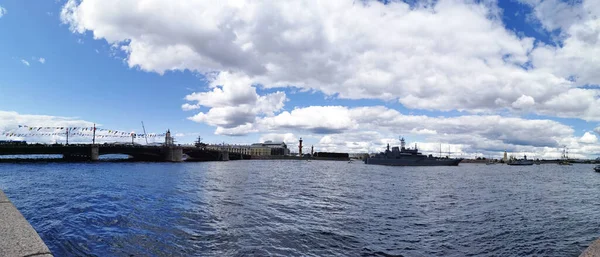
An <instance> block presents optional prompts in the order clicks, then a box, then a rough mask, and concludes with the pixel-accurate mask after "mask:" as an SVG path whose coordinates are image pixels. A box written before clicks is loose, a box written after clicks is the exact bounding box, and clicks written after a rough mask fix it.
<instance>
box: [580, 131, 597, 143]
mask: <svg viewBox="0 0 600 257" xmlns="http://www.w3.org/2000/svg"><path fill="white" fill-rule="evenodd" d="M579 142H581V143H584V144H595V143H598V138H597V137H596V135H594V134H592V133H590V132H585V134H583V136H581V138H580V139H579Z"/></svg>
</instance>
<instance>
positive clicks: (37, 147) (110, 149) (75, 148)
mask: <svg viewBox="0 0 600 257" xmlns="http://www.w3.org/2000/svg"><path fill="white" fill-rule="evenodd" d="M42 154H52V155H62V156H63V159H65V160H73V161H97V160H98V159H99V157H100V155H105V154H125V155H129V156H131V157H132V158H133V159H134V160H140V161H167V162H180V161H182V160H183V148H182V147H180V146H144V145H109V144H106V145H103V144H75V145H62V144H50V145H49V144H22V145H0V155H42Z"/></svg>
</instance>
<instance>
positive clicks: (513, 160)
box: [506, 155, 534, 166]
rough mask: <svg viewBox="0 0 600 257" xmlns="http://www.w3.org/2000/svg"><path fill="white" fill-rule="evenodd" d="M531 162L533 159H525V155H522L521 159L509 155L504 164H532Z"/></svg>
mask: <svg viewBox="0 0 600 257" xmlns="http://www.w3.org/2000/svg"><path fill="white" fill-rule="evenodd" d="M533 163H534V162H533V160H531V159H527V155H523V159H516V158H513V157H512V156H511V159H510V160H508V162H506V164H508V165H513V166H529V165H533Z"/></svg>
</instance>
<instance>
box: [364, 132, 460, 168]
mask: <svg viewBox="0 0 600 257" xmlns="http://www.w3.org/2000/svg"><path fill="white" fill-rule="evenodd" d="M400 146H401V147H397V146H394V147H392V150H391V151H390V144H388V145H387V149H386V150H385V152H382V153H378V154H376V155H375V156H372V157H367V158H365V164H376V165H388V166H458V164H459V163H460V162H461V161H462V159H454V158H440V157H433V156H432V155H429V156H427V155H423V154H422V153H419V150H418V149H417V145H415V148H414V149H409V148H406V147H405V142H404V138H402V139H400Z"/></svg>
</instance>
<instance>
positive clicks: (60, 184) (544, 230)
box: [0, 160, 600, 256]
mask: <svg viewBox="0 0 600 257" xmlns="http://www.w3.org/2000/svg"><path fill="white" fill-rule="evenodd" d="M592 168H593V166H592V165H584V164H581V165H573V166H558V165H552V164H544V165H534V166H528V167H514V166H505V165H488V166H486V165H478V164H461V165H460V166H458V167H385V166H374V165H364V164H362V163H360V162H355V163H347V162H333V161H312V162H307V161H293V160H286V161H250V160H247V161H229V162H207V163H72V164H65V163H48V164H38V163H35V164H33V163H32V164H0V189H2V190H4V192H5V193H6V194H7V195H8V197H9V198H10V199H11V200H12V201H13V203H14V204H15V205H16V206H17V208H18V209H19V210H20V211H21V212H22V213H23V215H24V216H25V217H26V218H27V220H29V221H30V222H31V224H32V225H33V227H34V228H35V229H36V230H37V231H38V232H39V234H40V236H41V237H42V239H43V240H44V241H45V242H46V244H47V245H48V246H49V248H50V250H51V251H52V252H53V253H54V254H55V255H56V256H84V255H90V256H131V255H134V256H198V255H202V256H240V255H250V256H265V255H271V256H277V255H280V256H297V255H304V256H335V255H337V256H577V255H579V254H580V253H581V251H583V250H584V249H585V247H586V246H587V245H588V244H589V243H590V242H591V241H593V240H594V239H596V238H597V237H600V200H599V199H598V196H600V174H598V173H595V172H594V171H593V170H592Z"/></svg>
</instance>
